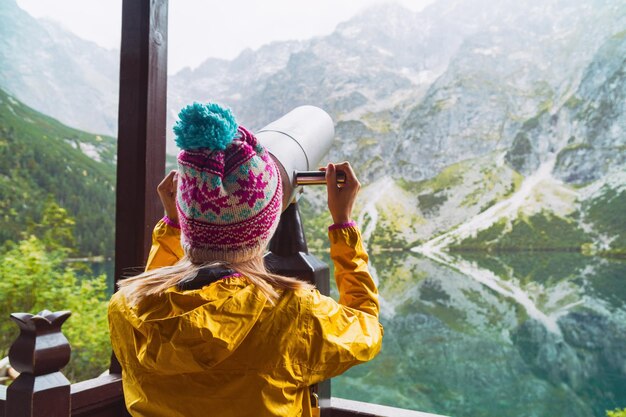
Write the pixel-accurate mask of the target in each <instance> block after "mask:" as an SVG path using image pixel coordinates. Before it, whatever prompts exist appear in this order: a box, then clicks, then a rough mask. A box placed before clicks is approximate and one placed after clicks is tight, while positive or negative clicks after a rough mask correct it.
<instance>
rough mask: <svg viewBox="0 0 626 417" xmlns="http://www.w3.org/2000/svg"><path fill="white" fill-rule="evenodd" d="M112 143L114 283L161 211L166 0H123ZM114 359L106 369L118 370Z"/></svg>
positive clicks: (141, 248) (129, 268)
mask: <svg viewBox="0 0 626 417" xmlns="http://www.w3.org/2000/svg"><path fill="white" fill-rule="evenodd" d="M120 55H121V56H120V93H119V115H118V143H117V191H116V207H115V282H116V283H117V281H118V280H120V279H122V278H123V277H125V276H129V275H133V274H136V273H137V272H140V271H141V270H142V266H143V265H144V264H145V262H146V259H147V257H148V253H149V251H150V242H151V232H152V228H153V227H154V224H155V223H156V221H157V220H158V219H159V218H160V217H162V216H163V208H162V207H161V203H160V202H159V198H158V196H157V193H156V187H157V185H158V184H159V182H160V181H161V179H162V178H163V175H164V173H165V128H166V127H165V116H166V97H167V0H124V2H123V4H122V45H121V53H120ZM115 362H116V361H115V360H114V361H113V363H112V364H111V372H120V368H119V366H118V365H117V364H116V363H115Z"/></svg>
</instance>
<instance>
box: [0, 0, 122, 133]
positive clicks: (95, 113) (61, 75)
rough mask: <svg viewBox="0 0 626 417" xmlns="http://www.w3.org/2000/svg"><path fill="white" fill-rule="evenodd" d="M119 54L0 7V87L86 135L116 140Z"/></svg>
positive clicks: (9, 6)
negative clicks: (97, 135)
mask: <svg viewBox="0 0 626 417" xmlns="http://www.w3.org/2000/svg"><path fill="white" fill-rule="evenodd" d="M118 78H119V51H113V50H106V49H103V48H101V47H99V46H98V45H96V44H95V43H93V42H88V41H85V40H83V39H80V38H78V37H77V36H75V35H73V34H72V33H70V32H67V31H66V30H64V29H63V28H61V27H59V26H58V25H57V24H55V23H52V22H49V21H42V20H38V19H34V18H33V17H31V16H30V15H29V14H28V13H26V12H25V11H23V10H22V9H20V8H19V7H18V6H17V4H16V3H15V0H3V1H1V2H0V88H2V89H3V90H5V91H6V92H8V93H10V94H12V95H13V96H14V97H15V98H16V99H17V100H20V101H21V102H23V103H24V104H26V105H27V106H30V107H32V108H34V109H36V110H37V111H40V112H42V113H43V114H46V115H49V116H52V117H54V118H56V119H58V120H60V121H61V122H62V123H65V124H66V125H69V126H72V127H74V128H78V129H81V130H84V131H87V132H94V133H101V134H107V135H115V134H116V132H117V96H118V90H119V87H118Z"/></svg>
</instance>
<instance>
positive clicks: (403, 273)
mask: <svg viewBox="0 0 626 417" xmlns="http://www.w3.org/2000/svg"><path fill="white" fill-rule="evenodd" d="M371 264H372V266H373V267H374V270H375V274H376V276H377V279H378V281H379V288H380V294H381V298H382V303H381V309H382V317H381V322H382V323H383V325H384V327H385V336H384V342H383V350H382V352H381V353H380V355H379V356H378V357H377V358H376V359H374V360H373V361H372V362H369V363H367V364H364V365H360V366H358V367H355V368H353V369H351V370H350V371H348V372H347V373H346V374H344V375H343V376H341V377H338V378H336V379H335V380H334V381H333V384H332V393H333V396H337V397H343V398H348V399H354V400H359V401H367V402H374V403H379V404H385V405H391V406H395V407H402V408H409V409H415V410H420V411H425V412H432V413H438V414H444V415H448V416H454V417H462V416H467V417H470V416H471V417H478V416H485V417H491V416H493V417H502V416H516V417H519V416H536V417H556V416H568V417H578V416H580V417H583V416H585V417H587V416H598V417H600V416H603V417H604V416H605V415H606V413H605V410H608V409H614V408H616V407H626V349H625V347H626V262H624V261H618V260H609V259H603V258H595V257H585V256H582V255H580V254H577V253H554V252H550V253H514V254H504V255H498V256H490V255H485V254H468V253H464V254H462V255H461V254H454V255H447V260H446V264H442V263H440V262H436V261H433V260H432V259H429V258H426V257H423V256H419V255H416V254H413V253H382V254H378V255H374V256H372V257H371Z"/></svg>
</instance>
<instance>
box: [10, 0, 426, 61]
mask: <svg viewBox="0 0 626 417" xmlns="http://www.w3.org/2000/svg"><path fill="white" fill-rule="evenodd" d="M0 1H1V0H0ZM433 1H434V0H396V2H397V3H400V4H403V5H404V6H405V7H407V8H409V9H411V10H414V11H419V10H421V9H423V8H424V7H425V6H426V5H428V4H430V3H432V2H433ZM17 2H18V4H19V6H20V7H21V8H22V9H24V10H26V11H27V12H28V13H30V14H31V15H32V16H34V17H37V18H40V17H44V18H48V19H50V20H53V21H55V22H57V23H60V24H61V25H62V26H64V27H65V28H66V29H68V30H70V31H72V32H74V33H75V34H76V35H78V36H80V37H81V38H84V39H89V40H92V41H94V42H96V43H97V44H99V45H101V46H103V47H105V48H109V49H113V48H114V49H119V44H120V26H121V16H122V0H17ZM380 2H381V0H309V1H300V0H257V1H252V0H222V1H220V2H217V1H214V0H170V1H169V30H168V32H169V44H168V53H169V56H168V62H169V65H168V66H169V72H170V73H174V72H176V71H178V70H180V69H181V68H183V67H186V66H189V67H192V68H193V67H196V66H198V65H199V64H200V63H202V61H204V60H205V59H206V58H209V57H216V58H225V59H232V58H234V57H236V56H237V55H238V54H239V53H240V52H241V51H242V50H243V49H245V48H253V49H256V48H258V47H260V46H261V45H264V44H266V43H269V42H271V41H276V40H291V39H309V38H311V37H314V36H320V35H326V34H329V33H331V32H332V31H333V29H334V28H335V27H336V26H337V24H338V23H339V22H342V21H345V20H347V19H349V18H350V17H352V16H354V15H355V14H356V13H358V12H359V11H360V10H362V9H363V8H366V7H369V6H371V5H373V4H376V3H380Z"/></svg>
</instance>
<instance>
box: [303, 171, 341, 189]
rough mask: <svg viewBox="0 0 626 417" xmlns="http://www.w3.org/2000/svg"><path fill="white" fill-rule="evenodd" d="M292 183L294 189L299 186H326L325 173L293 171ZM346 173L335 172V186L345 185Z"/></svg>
mask: <svg viewBox="0 0 626 417" xmlns="http://www.w3.org/2000/svg"><path fill="white" fill-rule="evenodd" d="M294 181H295V184H296V187H299V186H301V185H320V184H326V173H325V172H324V171H295V172H294ZM345 182H346V173H345V172H343V171H337V184H345Z"/></svg>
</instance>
